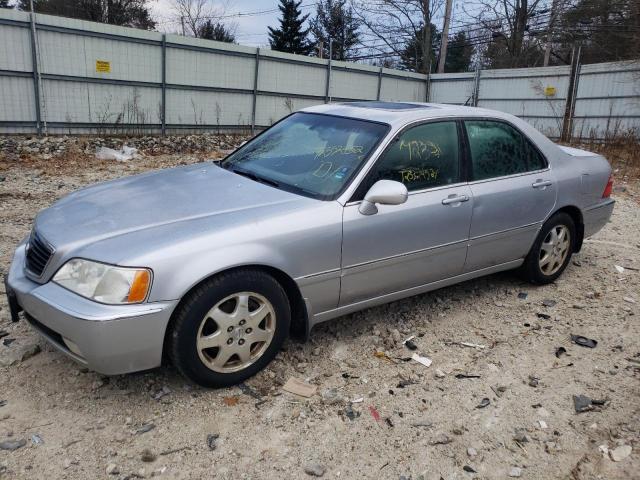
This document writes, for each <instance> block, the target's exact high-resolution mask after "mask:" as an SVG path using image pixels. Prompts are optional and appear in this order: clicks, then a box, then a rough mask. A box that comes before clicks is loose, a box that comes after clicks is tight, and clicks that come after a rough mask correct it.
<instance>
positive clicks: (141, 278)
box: [127, 270, 151, 303]
mask: <svg viewBox="0 0 640 480" xmlns="http://www.w3.org/2000/svg"><path fill="white" fill-rule="evenodd" d="M150 284H151V274H150V273H149V271H148V270H138V271H137V272H136V274H135V276H134V277H133V282H131V288H130V289H129V296H128V297H127V302H128V303H140V302H142V301H144V299H145V298H147V293H148V291H149V285H150Z"/></svg>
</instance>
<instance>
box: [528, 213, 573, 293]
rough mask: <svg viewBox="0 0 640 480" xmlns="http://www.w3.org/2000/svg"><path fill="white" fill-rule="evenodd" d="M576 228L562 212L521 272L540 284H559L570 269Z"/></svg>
mask: <svg viewBox="0 0 640 480" xmlns="http://www.w3.org/2000/svg"><path fill="white" fill-rule="evenodd" d="M575 239H576V227H575V224H574V223H573V219H572V218H571V217H570V216H569V215H567V214H566V213H563V212H560V213H556V214H555V215H553V216H552V217H551V218H550V219H549V220H547V221H546V222H545V223H544V225H543V226H542V228H541V229H540V233H539V234H538V237H537V238H536V241H535V242H534V243H533V246H532V247H531V250H530V251H529V254H528V255H527V257H526V258H525V260H524V264H523V265H522V267H521V272H522V274H523V276H524V278H525V279H526V280H528V281H529V282H531V283H536V284H546V283H551V282H553V281H555V280H556V279H557V278H558V277H559V276H560V275H561V274H562V272H563V271H564V269H565V268H567V265H568V264H569V261H570V260H571V254H572V253H573V246H574V243H575Z"/></svg>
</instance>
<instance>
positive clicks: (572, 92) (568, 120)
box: [560, 47, 581, 142]
mask: <svg viewBox="0 0 640 480" xmlns="http://www.w3.org/2000/svg"><path fill="white" fill-rule="evenodd" d="M580 50H581V48H580V47H578V48H577V49H576V48H575V47H573V51H572V52H571V69H570V70H569V86H568V88H567V100H566V102H565V107H564V118H563V120H562V132H560V140H562V141H565V142H570V141H571V135H572V130H573V114H574V112H575V106H576V105H575V101H576V98H575V97H576V93H577V92H578V78H579V73H578V72H579V71H580Z"/></svg>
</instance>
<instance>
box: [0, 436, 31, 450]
mask: <svg viewBox="0 0 640 480" xmlns="http://www.w3.org/2000/svg"><path fill="white" fill-rule="evenodd" d="M26 444H27V441H26V440H25V439H24V438H22V439H20V440H11V439H9V440H4V441H2V442H0V450H18V449H19V448H22V447H24V446H25V445H26Z"/></svg>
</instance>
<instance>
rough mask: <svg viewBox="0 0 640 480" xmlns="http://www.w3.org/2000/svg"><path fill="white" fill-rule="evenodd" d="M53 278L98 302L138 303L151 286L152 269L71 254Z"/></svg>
mask: <svg viewBox="0 0 640 480" xmlns="http://www.w3.org/2000/svg"><path fill="white" fill-rule="evenodd" d="M53 281H54V282H55V283H57V284H58V285H61V286H63V287H65V288H68V289H69V290H71V291H72V292H75V293H77V294H78V295H82V296H83V297H87V298H90V299H92V300H95V301H97V302H102V303H112V304H124V303H140V302H143V301H144V300H145V299H146V298H147V293H148V292H149V288H150V287H151V271H150V270H147V269H146V268H126V267H116V266H113V265H106V264H104V263H98V262H92V261H90V260H83V259H81V258H74V259H72V260H69V261H68V262H67V263H65V264H64V265H63V266H62V268H61V269H60V270H58V273H56V274H55V276H54V277H53Z"/></svg>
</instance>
